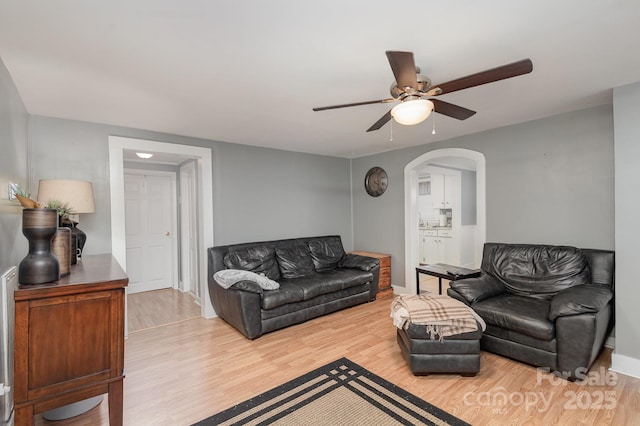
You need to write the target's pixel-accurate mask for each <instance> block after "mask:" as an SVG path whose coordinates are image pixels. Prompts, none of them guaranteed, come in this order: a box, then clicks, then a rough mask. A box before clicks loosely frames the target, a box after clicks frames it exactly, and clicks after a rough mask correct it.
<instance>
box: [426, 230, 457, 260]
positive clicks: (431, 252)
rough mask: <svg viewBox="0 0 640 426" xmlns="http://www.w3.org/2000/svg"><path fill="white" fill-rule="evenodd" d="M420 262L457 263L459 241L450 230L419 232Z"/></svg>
mask: <svg viewBox="0 0 640 426" xmlns="http://www.w3.org/2000/svg"><path fill="white" fill-rule="evenodd" d="M421 232H422V234H421V236H420V262H421V263H425V264H432V263H446V264H449V265H457V264H458V263H459V255H458V252H459V250H458V246H459V239H458V238H456V236H455V233H454V232H453V231H452V230H451V229H438V230H435V229H434V230H426V231H421Z"/></svg>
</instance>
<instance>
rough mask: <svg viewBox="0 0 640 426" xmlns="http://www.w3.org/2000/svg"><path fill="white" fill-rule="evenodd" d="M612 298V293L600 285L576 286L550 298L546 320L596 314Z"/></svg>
mask: <svg viewBox="0 0 640 426" xmlns="http://www.w3.org/2000/svg"><path fill="white" fill-rule="evenodd" d="M612 298H613V292H612V291H611V290H609V289H608V288H606V287H604V286H600V285H578V286H574V287H569V288H567V289H566V290H562V291H561V292H559V293H558V294H556V295H555V296H553V297H552V298H551V305H550V308H549V315H548V318H549V320H550V321H555V320H556V318H558V317H564V316H569V315H579V314H589V313H597V312H600V310H602V308H604V307H605V306H606V305H607V304H608V303H609V301H610V300H611V299H612Z"/></svg>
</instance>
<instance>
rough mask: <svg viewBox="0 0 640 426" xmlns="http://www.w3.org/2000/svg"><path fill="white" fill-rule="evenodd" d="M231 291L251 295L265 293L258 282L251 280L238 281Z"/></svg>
mask: <svg viewBox="0 0 640 426" xmlns="http://www.w3.org/2000/svg"><path fill="white" fill-rule="evenodd" d="M229 289H234V290H240V291H248V292H249V293H256V294H262V292H263V291H264V290H262V287H260V285H259V284H258V283H257V282H255V281H249V280H242V281H238V282H237V283H235V284H234V285H232V286H231V287H229Z"/></svg>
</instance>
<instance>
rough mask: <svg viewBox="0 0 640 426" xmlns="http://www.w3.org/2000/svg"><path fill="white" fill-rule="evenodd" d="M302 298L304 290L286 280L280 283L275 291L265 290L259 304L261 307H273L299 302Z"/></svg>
mask: <svg viewBox="0 0 640 426" xmlns="http://www.w3.org/2000/svg"><path fill="white" fill-rule="evenodd" d="M303 300H304V291H303V290H302V289H301V288H300V287H299V286H297V285H295V284H291V283H289V282H287V281H282V282H281V283H280V288H279V289H278V290H277V291H266V292H264V293H262V297H261V299H260V304H261V306H262V309H273V308H277V307H278V306H282V305H286V304H287V303H294V302H301V301H303Z"/></svg>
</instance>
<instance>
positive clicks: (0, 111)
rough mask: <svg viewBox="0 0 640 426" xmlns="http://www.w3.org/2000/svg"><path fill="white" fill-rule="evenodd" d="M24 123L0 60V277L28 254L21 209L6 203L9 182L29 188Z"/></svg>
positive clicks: (19, 102)
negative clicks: (0, 274) (23, 233)
mask: <svg viewBox="0 0 640 426" xmlns="http://www.w3.org/2000/svg"><path fill="white" fill-rule="evenodd" d="M28 121H29V116H28V114H27V111H26V110H25V107H24V104H23V103H22V100H21V99H20V95H18V91H17V89H16V87H15V85H14V84H13V80H11V76H10V75H9V72H8V71H7V69H6V68H5V66H4V63H3V62H2V61H1V60H0V153H1V154H0V273H4V272H5V271H6V270H7V269H8V268H10V267H11V266H14V265H17V264H18V262H20V260H22V258H23V257H24V256H25V255H26V254H27V251H28V244H27V239H26V238H25V237H24V235H22V208H21V207H20V206H19V204H18V205H16V203H15V202H9V199H8V198H9V194H8V188H9V182H13V183H18V184H21V185H22V186H23V187H26V186H27V185H28V184H29V176H28V173H27V156H28V137H27V128H28ZM25 189H27V190H28V188H25Z"/></svg>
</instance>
